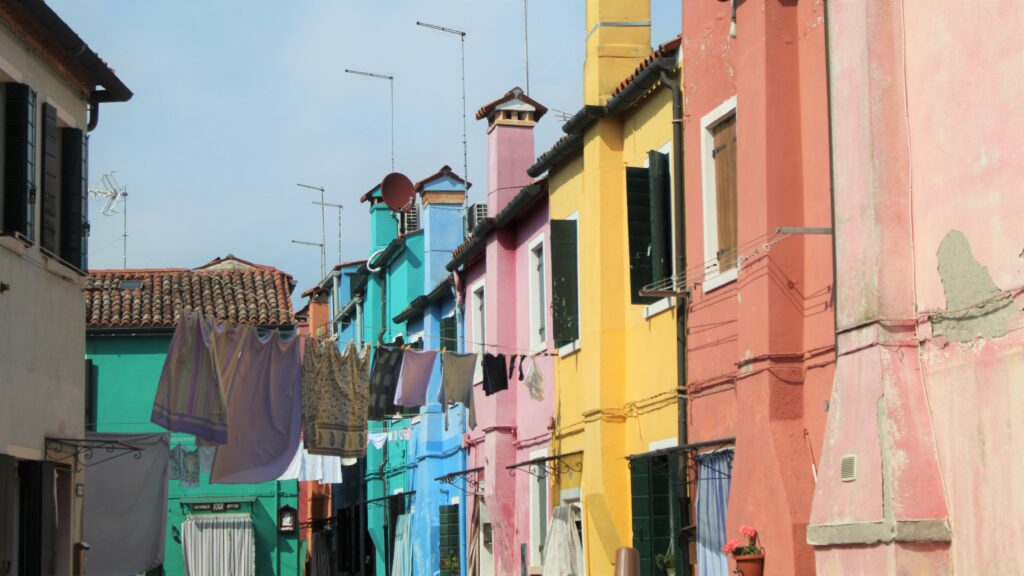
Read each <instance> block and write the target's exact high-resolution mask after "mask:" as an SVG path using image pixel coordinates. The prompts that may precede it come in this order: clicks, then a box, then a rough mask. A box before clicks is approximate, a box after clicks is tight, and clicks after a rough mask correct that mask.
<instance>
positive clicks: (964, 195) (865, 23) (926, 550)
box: [808, 0, 1024, 574]
mask: <svg viewBox="0 0 1024 576" xmlns="http://www.w3.org/2000/svg"><path fill="white" fill-rule="evenodd" d="M828 18H829V30H830V46H829V50H830V62H829V65H830V69H831V74H832V82H833V90H832V98H833V102H832V106H833V115H832V122H833V149H834V164H835V174H836V178H835V190H836V210H837V214H836V218H837V235H836V243H837V249H836V253H837V262H838V264H839V266H838V270H839V273H838V278H837V284H838V290H839V304H838V310H839V316H840V319H841V320H840V329H841V336H840V343H839V349H840V355H841V359H840V362H839V367H838V371H837V378H836V384H835V386H836V387H835V397H834V398H833V405H838V406H839V408H840V409H838V410H833V411H832V413H830V419H829V431H828V437H829V439H830V440H829V442H828V443H827V445H826V452H825V453H824V454H823V455H822V462H823V466H828V467H829V468H830V469H831V468H833V467H832V466H831V465H830V464H829V463H830V462H835V461H837V460H838V458H840V457H841V456H842V455H843V454H847V453H857V454H859V455H860V454H865V455H874V454H880V455H881V456H882V457H881V458H880V459H876V460H878V461H871V459H870V458H868V459H865V458H861V459H860V460H859V461H860V462H862V463H866V464H869V467H868V468H862V472H861V473H860V474H859V478H858V479H857V480H856V481H855V482H851V483H847V485H846V486H843V485H842V484H841V483H839V482H838V481H835V480H834V479H830V478H828V477H826V476H825V475H823V476H822V480H821V482H820V483H819V490H818V492H817V493H816V495H815V501H814V519H815V520H814V521H815V523H816V524H820V525H824V526H835V525H837V524H841V523H843V522H849V521H850V520H851V519H861V518H869V519H876V520H878V522H880V523H882V524H884V525H885V526H886V528H887V529H888V530H889V534H888V535H887V536H885V537H882V538H879V539H877V540H876V541H867V540H868V539H867V538H864V537H863V536H864V535H863V534H860V533H857V532H851V531H850V530H849V529H848V528H846V529H845V530H846V533H845V535H846V536H847V539H846V541H844V542H840V541H835V539H833V540H832V541H829V540H828V539H826V538H824V537H822V536H824V535H825V534H824V533H816V532H815V531H814V530H813V529H812V530H811V531H809V533H808V536H809V538H811V539H812V540H814V539H817V540H818V542H819V543H820V544H821V545H820V546H819V547H818V548H817V554H816V560H817V565H818V568H819V571H820V572H821V573H823V574H851V573H892V574H919V573H927V574H1004V573H1006V574H1009V573H1014V572H1016V571H1017V570H1018V563H1017V562H1016V560H1015V554H1016V552H1015V549H1016V547H1017V543H1018V542H1019V541H1020V540H1021V538H1022V537H1024V528H1022V526H1021V524H1020V522H1019V521H1018V520H1017V519H1018V518H1019V517H1020V516H1021V515H1022V513H1024V497H1022V496H1021V495H1020V490H1019V489H1018V486H1017V485H1018V484H1019V479H1020V478H1021V477H1024V464H1022V457H1024V440H1022V439H1021V437H1020V434H1018V433H1017V432H1016V429H1017V428H1018V422H1019V414H1020V413H1021V409H1022V408H1024V394H1021V392H1020V390H1019V385H1018V384H1019V383H1020V382H1021V381H1022V377H1024V335H1022V332H1021V330H1020V329H1021V328H1024V315H1022V313H1021V307H1022V304H1024V300H1022V298H1021V288H1022V285H1024V265H1022V258H1021V256H1020V254H1021V247H1022V246H1024V228H1022V227H1021V226H1020V216H1019V215H1020V214H1024V195H1022V194H1021V193H1020V192H1019V188H1020V182H1021V181H1022V180H1024V152H1022V151H1024V113H1021V112H1019V106H1018V104H1019V102H1020V101H1021V99H1022V97H1024V83H1022V82H1020V81H1019V80H1018V79H1019V78H1020V77H1021V74H1022V72H1024V61H1022V60H1021V59H1020V54H1021V53H1024V37H1022V36H1021V35H1019V34H1014V33H1011V32H1010V31H1011V30H1020V29H1022V27H1024V13H1022V11H1021V10H1020V6H1019V3H1018V2H1015V1H1012V0H993V1H991V2H984V3H968V4H959V3H945V4H944V5H943V8H942V9H941V10H935V9H934V6H933V5H932V4H931V3H926V2H920V1H909V0H907V1H904V2H890V1H882V0H869V1H863V0H833V1H831V2H829V14H828ZM844 87H849V88H853V89H849V90H848V89H844ZM866 271H871V273H865V272H866ZM868 328H870V330H871V332H870V333H869V332H868ZM894 343H895V344H894ZM847 349H848V350H849V351H848V352H847ZM879 349H880V350H882V351H880V352H879V351H877V350H879ZM860 415H863V416H864V417H865V418H870V420H865V421H864V422H865V423H867V424H868V426H867V427H866V428H867V429H865V426H860V427H857V434H856V435H854V436H852V437H851V436H850V435H849V432H850V431H852V430H853V427H851V426H850V423H851V421H855V420H856V419H857V418H859V417H860ZM875 422H877V423H879V424H878V425H873V424H872V423H875ZM865 432H867V433H865ZM880 448H881V450H880ZM883 472H887V473H888V474H886V475H883ZM880 480H881V481H880ZM862 483H864V484H874V486H870V487H867V488H864V487H862V486H861V485H862ZM926 521H929V522H930V523H929V524H928V526H929V530H928V531H926V532H924V531H921V530H920V526H921V525H922V524H924V523H925V522H926ZM858 536H860V537H859V538H858ZM928 540H931V541H933V542H926V541H928ZM935 541H937V542H935Z"/></svg>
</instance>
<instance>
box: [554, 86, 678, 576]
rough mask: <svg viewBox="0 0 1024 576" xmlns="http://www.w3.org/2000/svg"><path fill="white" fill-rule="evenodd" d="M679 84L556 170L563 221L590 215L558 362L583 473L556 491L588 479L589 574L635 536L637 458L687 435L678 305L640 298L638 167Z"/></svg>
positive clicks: (558, 387) (571, 441)
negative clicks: (576, 295) (567, 335)
mask: <svg viewBox="0 0 1024 576" xmlns="http://www.w3.org/2000/svg"><path fill="white" fill-rule="evenodd" d="M671 103H672V98H671V93H670V92H669V91H668V90H666V89H658V90H656V91H654V92H653V93H652V94H651V95H650V96H649V97H648V98H646V99H645V100H644V101H643V102H642V103H641V105H640V106H639V107H637V108H635V109H634V110H633V111H631V112H630V113H628V114H625V115H623V116H621V117H618V118H606V119H602V120H600V121H599V122H597V123H595V124H594V125H593V126H591V127H590V129H588V131H587V133H586V135H585V138H584V147H583V152H582V154H580V155H578V156H577V157H576V158H575V159H573V160H572V161H571V162H568V163H566V164H565V165H563V166H561V167H558V168H556V169H555V170H553V171H552V172H551V174H550V179H549V189H550V191H551V192H550V203H549V210H550V216H551V218H552V219H564V218H569V217H571V216H572V215H573V214H575V215H576V217H577V218H578V222H579V224H578V226H579V267H580V342H579V351H577V352H575V353H573V354H570V355H568V356H565V357H564V358H558V359H556V361H555V372H554V373H555V391H556V407H555V417H556V425H557V427H558V429H557V430H556V434H555V436H554V439H553V440H552V454H568V453H571V452H575V451H579V450H582V451H583V472H582V474H574V473H565V474H563V475H562V476H560V477H558V478H556V479H555V481H554V483H555V487H554V489H555V492H554V495H555V497H556V498H559V497H560V496H561V495H562V493H563V492H562V491H565V490H571V489H573V488H577V487H579V488H581V492H582V503H583V514H584V546H585V549H586V567H587V573H588V574H613V572H614V564H613V563H614V559H615V551H616V550H617V549H618V548H619V547H620V546H629V545H631V543H632V532H631V525H632V522H631V510H630V492H631V489H630V475H629V468H628V465H627V460H626V456H628V455H631V454H641V453H644V452H648V451H650V449H651V444H652V443H655V442H658V441H663V440H666V439H668V440H672V439H675V438H676V431H677V427H678V413H677V411H676V403H675V387H676V381H677V380H676V347H675V342H676V333H675V316H674V314H675V311H674V308H673V309H670V310H668V311H665V312H662V313H660V314H658V315H655V316H653V317H651V318H650V319H645V318H644V308H645V307H644V306H642V305H633V304H632V303H631V302H630V286H629V255H628V230H627V222H626V178H625V174H626V170H625V169H626V167H627V166H640V167H642V166H645V165H646V164H645V162H646V161H647V152H648V151H649V150H652V149H654V150H660V149H662V148H663V146H665V145H666V144H668V143H670V142H671V138H672V122H671Z"/></svg>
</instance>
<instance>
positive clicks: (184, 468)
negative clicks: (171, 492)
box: [178, 444, 199, 488]
mask: <svg viewBox="0 0 1024 576" xmlns="http://www.w3.org/2000/svg"><path fill="white" fill-rule="evenodd" d="M178 448H179V450H180V452H179V453H180V454H181V471H180V474H179V477H178V486H179V487H181V488H198V487H199V451H198V450H196V449H195V448H193V449H191V450H189V449H188V448H185V447H184V446H182V445H180V444H179V445H178Z"/></svg>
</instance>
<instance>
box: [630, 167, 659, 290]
mask: <svg viewBox="0 0 1024 576" xmlns="http://www.w3.org/2000/svg"><path fill="white" fill-rule="evenodd" d="M626 218H627V219H628V222H629V226H628V229H629V285H630V291H629V292H630V295H631V301H632V302H633V304H650V303H651V302H654V301H655V300H656V298H650V297H644V296H640V290H641V289H642V288H643V287H644V286H647V285H648V284H650V283H652V282H654V277H653V275H652V271H651V184H650V177H649V170H648V169H647V168H626Z"/></svg>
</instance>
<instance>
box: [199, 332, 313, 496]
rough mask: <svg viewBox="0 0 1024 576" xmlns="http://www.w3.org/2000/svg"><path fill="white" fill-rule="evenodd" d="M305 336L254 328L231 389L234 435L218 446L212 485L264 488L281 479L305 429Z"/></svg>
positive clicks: (231, 382) (230, 405)
mask: <svg viewBox="0 0 1024 576" xmlns="http://www.w3.org/2000/svg"><path fill="white" fill-rule="evenodd" d="M301 341H302V340H301V338H299V337H297V336H293V337H291V338H287V339H285V338H282V337H281V335H280V334H279V333H278V332H276V331H272V332H269V333H267V334H266V335H263V336H261V335H259V334H258V333H256V331H255V330H251V331H250V333H249V337H248V338H246V340H245V342H244V343H243V345H242V346H240V352H239V358H240V361H239V364H238V368H237V371H236V372H235V374H234V377H233V378H232V380H231V381H230V386H229V387H228V388H227V389H228V419H229V420H230V422H231V434H230V436H229V438H228V442H227V443H226V444H223V445H221V446H220V447H218V448H217V454H216V456H215V457H214V460H213V470H212V471H211V472H210V483H211V484H258V483H261V482H267V481H270V480H274V479H275V478H277V477H278V476H280V475H281V474H282V473H283V472H284V471H285V469H286V468H287V467H288V464H289V462H291V460H292V457H293V456H294V455H295V450H296V447H297V446H298V445H299V435H300V430H301V411H302V406H301V396H302V394H301V386H302V354H301V353H302V348H301Z"/></svg>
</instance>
